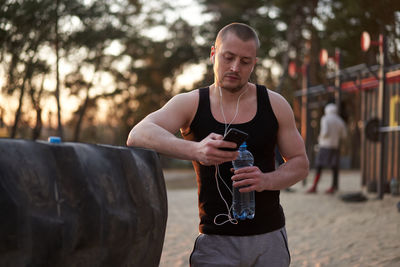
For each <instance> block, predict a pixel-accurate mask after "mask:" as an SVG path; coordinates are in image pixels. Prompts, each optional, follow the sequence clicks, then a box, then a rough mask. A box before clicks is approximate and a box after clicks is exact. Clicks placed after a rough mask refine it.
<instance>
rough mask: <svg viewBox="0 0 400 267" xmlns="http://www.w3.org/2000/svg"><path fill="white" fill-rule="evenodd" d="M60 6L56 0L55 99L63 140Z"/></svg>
mask: <svg viewBox="0 0 400 267" xmlns="http://www.w3.org/2000/svg"><path fill="white" fill-rule="evenodd" d="M58 6H59V0H56V10H55V19H56V21H55V50H56V91H55V97H56V101H57V120H58V128H57V131H58V136H59V137H61V139H63V128H62V122H61V104H60V70H59V61H60V55H59V36H58Z"/></svg>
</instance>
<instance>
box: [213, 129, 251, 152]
mask: <svg viewBox="0 0 400 267" xmlns="http://www.w3.org/2000/svg"><path fill="white" fill-rule="evenodd" d="M248 136H249V135H248V134H247V133H245V132H243V131H240V130H238V129H235V128H231V129H229V131H228V132H227V133H226V135H225V136H224V139H223V140H224V141H229V142H234V143H236V148H227V147H221V148H220V149H222V150H227V151H236V150H238V149H239V147H240V145H241V144H242V143H243V142H244V141H246V139H247V137H248Z"/></svg>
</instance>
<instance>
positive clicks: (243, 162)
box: [232, 142, 256, 220]
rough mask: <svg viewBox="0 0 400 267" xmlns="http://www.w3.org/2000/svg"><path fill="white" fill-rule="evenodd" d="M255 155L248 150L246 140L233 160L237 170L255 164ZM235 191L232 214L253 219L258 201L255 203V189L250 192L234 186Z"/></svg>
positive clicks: (238, 217) (240, 217) (243, 218)
mask: <svg viewBox="0 0 400 267" xmlns="http://www.w3.org/2000/svg"><path fill="white" fill-rule="evenodd" d="M253 164H254V157H253V155H252V154H251V153H250V151H248V150H247V145H246V142H243V144H242V145H241V146H240V147H239V155H238V157H237V158H236V159H235V160H233V161H232V165H233V168H234V169H235V170H237V169H240V168H243V167H247V166H253ZM232 191H233V200H232V205H233V208H232V214H233V217H234V218H235V219H240V220H245V219H246V218H247V219H253V218H254V215H255V209H256V203H255V195H254V191H251V192H248V193H241V192H239V188H237V187H232Z"/></svg>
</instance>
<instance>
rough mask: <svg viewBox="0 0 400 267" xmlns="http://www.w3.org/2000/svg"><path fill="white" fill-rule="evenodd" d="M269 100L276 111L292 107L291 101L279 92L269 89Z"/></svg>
mask: <svg viewBox="0 0 400 267" xmlns="http://www.w3.org/2000/svg"><path fill="white" fill-rule="evenodd" d="M267 91H268V96H269V100H270V102H271V106H272V109H273V110H274V111H275V110H276V111H282V110H281V109H284V110H285V109H288V108H289V109H290V105H289V103H288V102H287V101H286V99H285V98H284V97H283V96H282V95H281V94H279V93H277V92H275V91H272V90H270V89H267Z"/></svg>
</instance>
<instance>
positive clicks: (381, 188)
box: [378, 34, 386, 199]
mask: <svg viewBox="0 0 400 267" xmlns="http://www.w3.org/2000/svg"><path fill="white" fill-rule="evenodd" d="M385 66H386V38H385V37H384V36H383V34H380V35H379V71H378V77H379V88H378V118H379V120H380V124H381V125H380V127H383V126H385V125H384V123H385V120H384V116H385V106H386V105H385V103H384V101H385V89H386V70H385ZM384 137H385V133H383V132H381V133H380V142H379V149H380V160H379V177H378V178H379V180H378V198H379V199H383V195H384V193H385V180H386V179H385V178H386V177H385V171H384V166H385V162H384V159H385V157H384V156H385V149H384V147H385V146H384V141H385V138H384Z"/></svg>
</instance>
